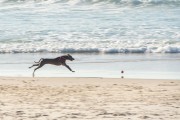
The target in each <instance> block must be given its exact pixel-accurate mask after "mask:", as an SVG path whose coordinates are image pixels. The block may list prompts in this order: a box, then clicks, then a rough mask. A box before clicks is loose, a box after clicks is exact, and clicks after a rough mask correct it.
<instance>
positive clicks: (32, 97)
mask: <svg viewBox="0 0 180 120" xmlns="http://www.w3.org/2000/svg"><path fill="white" fill-rule="evenodd" d="M72 119H73V120H74V119H75V120H85V119H92V120H143V119H145V120H148V119H149V120H180V80H179V81H178V80H138V79H109V78H15V77H0V120H72Z"/></svg>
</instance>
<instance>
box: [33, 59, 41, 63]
mask: <svg viewBox="0 0 180 120" xmlns="http://www.w3.org/2000/svg"><path fill="white" fill-rule="evenodd" d="M42 60H43V58H41V59H40V60H39V61H38V62H36V61H34V62H35V63H40V62H41V61H42Z"/></svg>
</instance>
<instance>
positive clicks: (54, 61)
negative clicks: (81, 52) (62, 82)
mask: <svg viewBox="0 0 180 120" xmlns="http://www.w3.org/2000/svg"><path fill="white" fill-rule="evenodd" d="M66 60H70V61H73V60H74V58H73V57H72V56H71V55H70V54H68V55H64V56H60V57H57V58H54V59H44V58H41V59H40V60H39V62H35V61H34V62H35V63H36V64H33V65H32V66H31V67H29V68H32V67H34V66H38V67H37V68H35V69H34V72H33V77H34V73H35V71H36V70H37V69H39V68H41V67H42V66H44V65H45V64H52V65H63V66H65V67H67V68H68V69H69V70H70V71H72V72H75V71H73V70H72V69H71V68H70V67H69V66H68V65H67V64H66Z"/></svg>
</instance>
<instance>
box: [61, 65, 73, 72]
mask: <svg viewBox="0 0 180 120" xmlns="http://www.w3.org/2000/svg"><path fill="white" fill-rule="evenodd" d="M63 65H64V66H65V67H67V68H68V69H69V70H70V71H72V72H75V71H73V70H72V69H71V68H70V67H69V66H68V65H66V64H63Z"/></svg>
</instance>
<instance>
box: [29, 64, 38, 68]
mask: <svg viewBox="0 0 180 120" xmlns="http://www.w3.org/2000/svg"><path fill="white" fill-rule="evenodd" d="M38 65H39V64H33V65H32V66H30V67H29V68H32V67H34V66H38Z"/></svg>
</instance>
